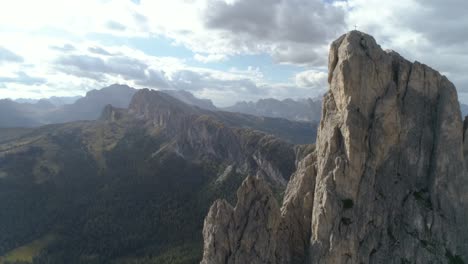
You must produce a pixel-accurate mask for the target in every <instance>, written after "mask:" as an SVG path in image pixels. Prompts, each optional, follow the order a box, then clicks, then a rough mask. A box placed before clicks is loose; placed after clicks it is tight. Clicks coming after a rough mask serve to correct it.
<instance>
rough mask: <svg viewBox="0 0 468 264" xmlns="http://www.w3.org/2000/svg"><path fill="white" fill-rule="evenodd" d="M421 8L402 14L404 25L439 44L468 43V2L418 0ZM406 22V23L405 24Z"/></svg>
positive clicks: (460, 0)
mask: <svg viewBox="0 0 468 264" xmlns="http://www.w3.org/2000/svg"><path fill="white" fill-rule="evenodd" d="M416 2H417V3H419V4H420V6H421V8H419V9H418V10H412V11H408V12H411V15H405V16H403V15H402V16H401V20H400V22H401V24H402V26H407V27H410V28H412V29H414V30H416V31H417V32H419V33H422V34H424V36H426V37H427V38H428V39H429V40H430V41H431V42H433V43H435V44H437V45H454V44H464V45H465V46H466V44H468V31H467V25H468V16H467V15H466V11H467V10H468V2H467V1H465V0H446V1H439V0H416ZM403 23H405V24H403Z"/></svg>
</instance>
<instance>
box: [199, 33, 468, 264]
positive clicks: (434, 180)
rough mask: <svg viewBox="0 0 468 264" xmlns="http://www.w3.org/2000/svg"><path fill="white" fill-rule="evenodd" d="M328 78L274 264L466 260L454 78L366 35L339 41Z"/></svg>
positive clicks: (464, 183) (467, 199) (465, 194)
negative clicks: (309, 159) (309, 161)
mask: <svg viewBox="0 0 468 264" xmlns="http://www.w3.org/2000/svg"><path fill="white" fill-rule="evenodd" d="M328 81H329V84H330V90H329V91H328V92H327V94H326V95H325V96H324V101H323V113H322V120H321V123H320V127H319V132H318V137H317V144H316V152H315V155H314V158H313V161H314V162H313V165H310V166H309V167H308V168H307V169H305V170H304V168H305V167H304V165H303V166H299V169H298V171H302V173H297V172H296V174H295V176H293V177H291V181H290V183H289V186H288V189H287V192H288V194H291V195H292V197H293V199H291V197H290V198H288V199H285V201H284V204H283V207H282V214H281V216H280V217H281V221H280V224H279V227H278V230H280V231H276V229H275V235H273V233H271V234H270V235H271V236H267V237H269V238H271V237H275V236H276V237H277V239H278V241H277V242H276V243H270V245H274V246H275V248H274V250H275V252H276V257H275V259H274V260H272V261H271V262H268V263H298V260H300V261H301V262H302V261H304V262H305V263H314V264H315V263H317V264H318V263H320V264H322V263H325V264H327V263H330V264H331V263H421V264H422V263H464V262H463V261H468V233H467V229H468V228H467V224H466V223H467V222H468V218H467V213H468V206H467V203H468V174H467V169H466V165H465V161H464V154H463V150H464V149H463V145H464V137H463V134H464V133H465V132H466V126H465V127H464V126H463V123H462V119H461V114H460V109H459V104H458V99H457V93H456V89H455V87H454V86H453V84H452V83H451V82H450V81H449V80H448V79H447V78H446V77H445V76H442V75H441V74H439V73H438V72H437V71H435V70H433V69H431V68H430V67H428V66H426V65H424V64H421V63H419V62H414V63H411V62H409V61H407V60H405V59H404V58H402V57H401V56H400V55H398V54H397V53H396V52H393V51H384V50H383V49H382V48H381V47H380V46H379V45H378V44H377V43H376V41H375V40H374V38H373V37H371V36H369V35H367V34H364V33H362V32H359V31H351V32H349V33H347V34H345V35H343V36H342V37H340V38H339V39H338V40H336V41H335V42H333V44H332V45H331V48H330V55H329V79H328ZM315 157H316V158H315ZM315 159H316V160H315ZM304 172H308V173H304ZM301 177H308V180H300V179H301ZM252 191H255V189H252ZM288 194H287V195H286V197H288ZM245 195H248V196H249V197H252V195H253V194H247V193H246V194H245ZM300 197H304V199H303V200H301V199H298V198H300ZM306 197H310V198H306ZM292 201H299V202H298V203H293V205H294V206H291V202H292ZM310 203H313V206H309V204H310ZM308 213H310V217H309V216H307V214H308ZM272 215H275V212H273V213H272ZM208 219H209V222H210V224H213V223H216V222H217V221H221V222H223V220H222V219H221V220H220V219H218V218H216V217H213V214H212V212H210V215H209V217H208V218H207V221H208ZM249 221H253V220H249ZM307 222H310V226H311V229H308V228H304V226H307ZM304 223H305V224H304ZM256 224H257V225H258V226H262V224H261V223H259V222H258V221H257V222H256ZM206 225H207V222H205V226H206ZM266 225H267V223H266V222H265V223H263V226H266ZM298 230H302V231H300V232H303V235H304V234H305V236H310V240H305V239H303V237H302V236H301V235H298V234H297V233H298ZM232 232H234V233H236V232H237V231H236V230H234V231H232ZM206 235H207V233H205V237H206ZM208 237H209V236H208ZM258 238H259V239H260V237H258ZM209 241H213V240H209ZM218 241H219V240H218ZM301 241H307V242H305V243H303V242H301ZM308 241H310V245H309V244H308ZM206 242H207V241H205V245H206ZM257 242H259V241H257ZM216 247H221V248H223V247H224V246H223V245H222V243H221V242H220V243H219V244H214V245H213V247H211V248H216ZM232 248H234V249H235V248H236V247H235V246H234V247H232ZM300 248H303V252H300ZM298 249H299V250H298ZM206 250H207V248H206V246H205V254H206V253H207V251H206ZM272 250H273V248H272V249H271V250H269V251H268V252H272ZM211 253H213V251H212V252H211ZM238 253H239V251H236V250H234V251H233V252H231V254H238ZM214 254H216V253H214ZM204 263H213V264H214V263H239V262H229V261H222V260H221V261H220V262H216V261H214V262H204Z"/></svg>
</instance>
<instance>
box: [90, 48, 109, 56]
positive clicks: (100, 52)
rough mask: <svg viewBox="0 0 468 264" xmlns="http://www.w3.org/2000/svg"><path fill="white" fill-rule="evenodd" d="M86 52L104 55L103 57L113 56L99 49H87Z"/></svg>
mask: <svg viewBox="0 0 468 264" xmlns="http://www.w3.org/2000/svg"><path fill="white" fill-rule="evenodd" d="M88 51H89V52H91V53H94V54H99V55H104V56H112V55H114V54H112V53H110V52H109V51H107V50H105V49H104V48H101V47H89V48H88Z"/></svg>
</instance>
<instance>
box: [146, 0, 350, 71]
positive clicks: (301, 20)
mask: <svg viewBox="0 0 468 264" xmlns="http://www.w3.org/2000/svg"><path fill="white" fill-rule="evenodd" d="M140 7H141V12H143V13H144V14H145V15H146V17H147V18H148V24H149V25H150V29H151V31H152V32H155V33H157V34H160V35H164V36H166V37H168V38H170V39H173V40H174V41H175V43H177V44H182V45H184V46H186V47H188V48H189V49H191V50H192V51H194V52H195V53H198V54H216V55H221V54H222V55H225V56H228V57H232V56H235V55H238V54H270V55H271V56H273V58H274V60H275V61H276V62H280V63H291V64H301V65H312V66H313V65H317V64H322V65H323V61H324V60H323V59H322V60H320V59H319V57H320V56H323V57H326V47H327V46H328V44H329V42H330V41H331V40H333V39H334V38H335V37H337V36H338V35H339V34H341V33H342V32H343V31H344V29H345V12H344V9H343V8H342V7H339V6H336V5H335V4H334V3H331V2H330V1H322V0H230V1H227V0H226V1H222V0H191V1H185V0H174V1H170V3H168V2H167V1H158V0H156V1H154V0H142V1H141V3H140ZM181 17H183V18H184V19H180V18H181ZM310 54H312V55H310ZM303 55H307V56H303ZM204 56H205V55H204Z"/></svg>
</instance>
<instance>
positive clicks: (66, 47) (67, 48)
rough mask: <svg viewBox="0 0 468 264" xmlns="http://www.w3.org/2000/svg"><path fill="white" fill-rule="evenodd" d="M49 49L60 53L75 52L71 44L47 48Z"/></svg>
mask: <svg viewBox="0 0 468 264" xmlns="http://www.w3.org/2000/svg"><path fill="white" fill-rule="evenodd" d="M49 48H50V49H52V50H57V51H61V52H70V51H74V50H76V48H75V46H73V45H72V44H69V43H67V44H63V45H61V46H49Z"/></svg>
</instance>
